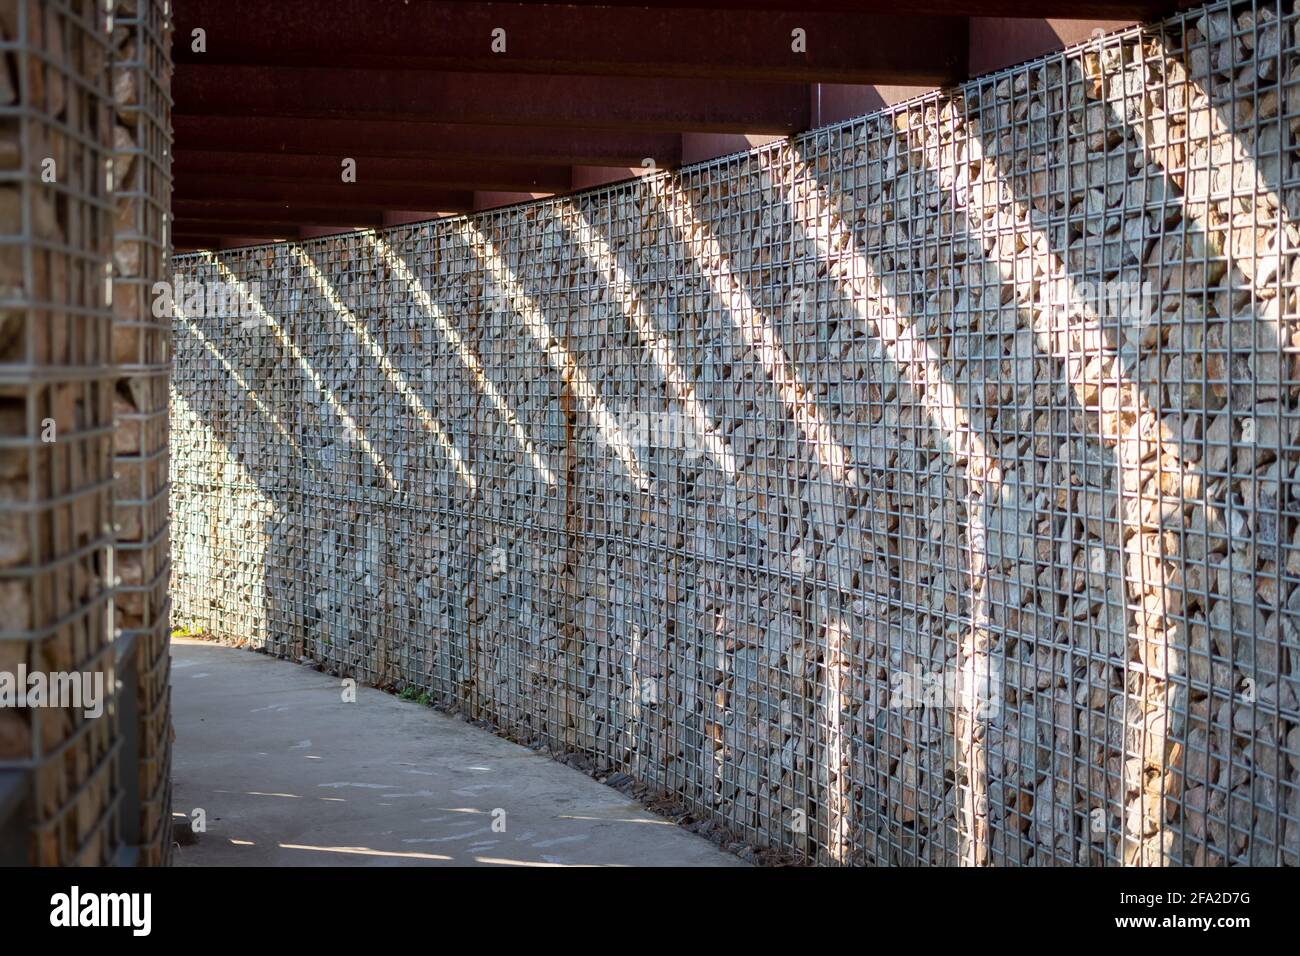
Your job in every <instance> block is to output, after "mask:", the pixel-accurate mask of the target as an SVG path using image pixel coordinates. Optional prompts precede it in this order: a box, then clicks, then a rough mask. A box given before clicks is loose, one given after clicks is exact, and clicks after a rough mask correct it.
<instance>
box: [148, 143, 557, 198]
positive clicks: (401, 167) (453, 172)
mask: <svg viewBox="0 0 1300 956" xmlns="http://www.w3.org/2000/svg"><path fill="white" fill-rule="evenodd" d="M348 156H349V158H352V159H354V160H355V171H356V181H357V183H358V184H366V185H395V184H407V183H414V184H417V185H428V186H432V185H437V186H440V187H446V188H457V189H517V190H525V191H533V192H567V191H568V190H569V188H570V186H571V185H572V182H571V177H570V175H569V170H568V169H567V168H566V167H563V166H549V165H548V166H537V165H528V164H524V163H510V162H481V163H470V162H464V161H460V162H455V161H452V162H447V161H442V160H423V159H393V158H384V157H370V156H367V155H365V154H360V155H358V154H355V153H351V154H348ZM172 170H173V172H174V173H176V174H177V175H201V176H247V177H249V178H251V179H256V180H259V181H281V182H321V183H325V184H330V185H333V184H337V183H340V182H342V180H341V178H340V177H341V174H342V172H343V166H342V157H340V156H338V155H332V156H294V155H285V154H282V153H220V152H204V151H195V150H189V149H178V150H176V152H175V154H174V158H173V163H172Z"/></svg>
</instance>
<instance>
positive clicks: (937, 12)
mask: <svg viewBox="0 0 1300 956" xmlns="http://www.w3.org/2000/svg"><path fill="white" fill-rule="evenodd" d="M188 2H190V0H177V4H178V5H183V4H185V3H188ZM447 2H450V3H454V4H456V5H457V6H465V5H473V4H475V3H477V2H478V0H447ZM512 2H516V3H522V4H524V5H526V6H530V7H538V6H552V5H554V3H555V0H512ZM563 2H564V3H565V4H566V5H572V6H580V7H595V6H601V7H647V6H650V7H653V6H664V7H684V8H690V9H707V10H735V11H740V12H745V11H751V12H756V11H766V12H771V11H782V10H796V11H797V10H816V11H825V12H839V13H896V12H898V9H899V7H900V6H906V8H907V12H908V13H916V14H925V15H930V16H970V17H1024V18H1027V19H1039V18H1041V17H1066V18H1072V19H1077V20H1120V19H1126V18H1127V19H1134V20H1138V19H1143V18H1150V17H1154V16H1159V15H1161V14H1164V13H1171V12H1173V11H1174V10H1177V9H1187V8H1190V7H1193V6H1196V5H1197V4H1198V3H1200V2H1202V0H907V2H906V3H905V4H901V3H899V2H898V0H663V2H660V3H655V2H653V0H563Z"/></svg>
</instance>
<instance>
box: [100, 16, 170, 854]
mask: <svg viewBox="0 0 1300 956" xmlns="http://www.w3.org/2000/svg"><path fill="white" fill-rule="evenodd" d="M164 6H165V4H164V2H163V0H115V3H114V8H113V21H112V43H113V111H114V112H113V119H114V125H113V192H114V213H115V217H114V233H115V234H114V244H113V320H114V321H113V361H114V363H115V364H116V366H117V375H118V378H117V387H116V391H115V393H114V398H113V401H114V411H115V416H116V422H117V428H116V435H115V438H116V440H115V445H114V465H115V471H116V477H117V486H116V493H115V499H114V518H115V523H116V537H117V574H118V578H119V587H118V591H117V607H116V610H117V627H118V630H119V639H121V640H123V641H130V642H131V644H132V647H131V648H130V652H131V653H133V654H134V658H135V682H134V683H135V690H136V728H137V729H136V741H135V743H136V749H135V754H134V756H135V757H136V759H137V761H138V765H137V769H135V770H133V771H130V772H134V773H136V781H135V783H136V786H137V787H138V790H137V791H136V797H137V799H138V803H139V808H140V810H139V822H138V830H135V831H134V832H132V833H130V834H129V835H128V837H129V840H130V842H132V843H136V844H138V845H139V847H140V857H139V861H138V862H139V863H140V864H142V865H159V864H163V863H166V862H167V860H168V857H169V855H170V850H171V845H172V842H171V819H170V818H171V706H170V690H169V675H170V668H169V666H168V663H169V660H170V657H169V646H170V632H169V628H168V618H169V613H168V611H169V607H170V602H169V597H168V579H169V576H170V573H171V548H170V538H169V527H168V525H169V522H168V508H167V478H168V475H167V467H168V466H167V440H168V408H167V401H168V400H167V389H168V381H169V378H170V375H171V352H172V347H171V317H170V316H169V315H166V314H164V315H161V316H155V314H154V310H153V307H152V304H153V301H154V298H155V293H154V286H155V284H156V283H159V282H167V281H169V280H170V274H171V248H170V228H169V226H168V221H169V219H170V214H171V122H170V101H169V93H168V89H169V87H170V82H171V55H170V30H171V23H170V12H169V11H165V10H164ZM124 772H125V771H124ZM128 826H129V824H128Z"/></svg>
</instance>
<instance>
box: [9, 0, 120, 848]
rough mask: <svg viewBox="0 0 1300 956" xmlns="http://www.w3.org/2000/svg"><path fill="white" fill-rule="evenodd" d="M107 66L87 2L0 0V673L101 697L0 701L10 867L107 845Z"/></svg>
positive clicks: (113, 837)
mask: <svg viewBox="0 0 1300 956" xmlns="http://www.w3.org/2000/svg"><path fill="white" fill-rule="evenodd" d="M108 64H109V36H108V32H107V30H106V29H105V19H104V16H103V12H102V9H101V4H100V3H99V2H98V0H42V2H36V0H17V2H12V0H10V2H0V671H3V672H5V673H7V674H9V675H16V674H18V673H20V669H26V670H27V671H29V672H31V671H41V672H45V673H60V672H61V673H72V672H79V673H85V674H91V675H98V677H99V678H101V679H102V680H103V682H104V688H105V690H106V694H107V700H105V701H104V713H103V715H102V716H101V717H98V718H95V717H89V716H87V715H86V712H85V709H84V708H54V707H45V708H41V707H32V708H24V709H15V708H14V707H12V706H7V707H3V708H0V775H4V774H10V775H12V774H15V773H17V774H21V775H22V776H23V779H24V785H23V786H24V790H26V792H27V794H28V796H27V804H28V805H27V806H26V807H25V809H24V811H23V814H22V821H21V826H20V830H21V831H22V832H23V833H24V834H25V837H24V839H25V842H26V843H27V845H26V846H25V847H23V848H21V852H20V859H19V860H18V862H29V863H36V864H40V865H72V864H78V865H90V864H99V863H108V862H111V861H112V859H113V856H114V854H115V852H116V851H117V849H118V845H119V826H118V818H117V813H118V804H119V802H120V800H121V793H122V791H121V781H120V774H119V767H118V752H119V750H120V747H121V739H120V736H119V732H118V723H117V712H118V704H119V701H118V698H117V693H116V675H117V667H116V656H115V653H114V650H115V649H114V645H113V643H112V641H111V635H112V623H113V603H112V582H113V578H114V572H113V562H112V555H113V548H112V544H113V510H112V489H113V447H114V440H113V372H112V368H111V364H112V361H113V355H112V346H113V338H112V328H111V326H112V320H113V312H112V307H111V305H110V304H109V301H108V296H107V295H106V291H107V289H106V287H107V282H106V279H105V277H106V275H107V271H106V270H107V267H108V264H109V258H110V255H111V252H112V248H113V245H112V243H113V203H112V197H111V195H110V194H109V191H108V187H107V183H106V175H105V173H106V171H107V167H108V163H109V159H110V156H111V152H112V141H113V140H112V123H111V119H110V111H109V103H110V99H111V94H110V90H109V65H108ZM7 822H8V821H0V823H7ZM0 849H3V850H5V851H13V850H14V848H13V847H10V846H4V847H0Z"/></svg>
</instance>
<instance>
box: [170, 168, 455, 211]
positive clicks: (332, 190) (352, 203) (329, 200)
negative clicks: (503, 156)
mask: <svg viewBox="0 0 1300 956" xmlns="http://www.w3.org/2000/svg"><path fill="white" fill-rule="evenodd" d="M173 182H174V187H173V188H174V190H175V198H176V199H178V200H180V199H225V200H234V201H243V200H248V201H260V202H283V203H298V204H300V205H304V206H308V205H314V206H346V207H361V208H366V207H371V208H375V209H412V208H414V209H468V208H469V207H470V205H471V204H472V203H473V194H472V191H471V190H464V189H444V188H441V187H439V186H425V185H419V184H403V185H395V186H386V185H382V184H379V185H369V184H366V183H364V182H356V183H342V182H339V183H330V184H326V183H311V182H296V183H295V182H272V181H264V180H258V179H253V178H250V177H248V176H198V175H190V174H187V173H178V174H176V176H175V177H174V179H173Z"/></svg>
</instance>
